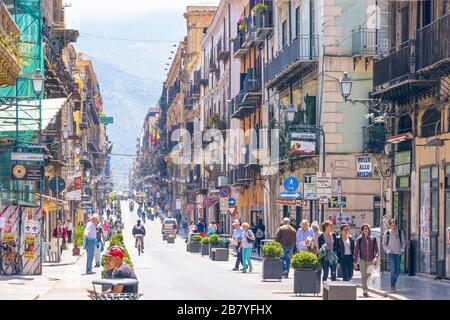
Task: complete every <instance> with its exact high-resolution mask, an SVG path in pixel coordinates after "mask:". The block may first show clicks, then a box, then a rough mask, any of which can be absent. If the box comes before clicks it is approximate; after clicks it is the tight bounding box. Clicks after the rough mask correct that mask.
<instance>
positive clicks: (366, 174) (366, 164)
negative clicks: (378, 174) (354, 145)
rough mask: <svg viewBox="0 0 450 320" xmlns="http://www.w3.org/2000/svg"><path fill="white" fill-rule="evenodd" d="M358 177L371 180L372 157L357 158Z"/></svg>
mask: <svg viewBox="0 0 450 320" xmlns="http://www.w3.org/2000/svg"><path fill="white" fill-rule="evenodd" d="M356 176H357V177H363V178H371V177H372V176H373V172H372V156H370V155H362V156H357V157H356Z"/></svg>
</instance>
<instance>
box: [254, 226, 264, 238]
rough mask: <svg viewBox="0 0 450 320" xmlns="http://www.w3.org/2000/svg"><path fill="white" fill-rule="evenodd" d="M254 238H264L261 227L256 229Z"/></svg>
mask: <svg viewBox="0 0 450 320" xmlns="http://www.w3.org/2000/svg"><path fill="white" fill-rule="evenodd" d="M255 237H256V238H264V231H262V230H261V229H259V228H258V230H257V231H256V235H255Z"/></svg>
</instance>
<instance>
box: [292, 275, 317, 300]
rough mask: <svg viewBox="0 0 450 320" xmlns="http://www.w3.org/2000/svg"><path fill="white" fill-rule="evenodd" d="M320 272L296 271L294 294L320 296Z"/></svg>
mask: <svg viewBox="0 0 450 320" xmlns="http://www.w3.org/2000/svg"><path fill="white" fill-rule="evenodd" d="M320 276H321V271H320V270H295V272H294V293H295V294H296V295H297V294H305V293H306V294H314V295H316V294H320Z"/></svg>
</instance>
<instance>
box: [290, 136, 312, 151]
mask: <svg viewBox="0 0 450 320" xmlns="http://www.w3.org/2000/svg"><path fill="white" fill-rule="evenodd" d="M316 142H317V136H316V135H315V134H314V133H300V132H293V133H292V134H291V147H290V150H289V152H290V153H291V154H295V155H315V154H316Z"/></svg>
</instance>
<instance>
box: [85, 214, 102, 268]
mask: <svg viewBox="0 0 450 320" xmlns="http://www.w3.org/2000/svg"><path fill="white" fill-rule="evenodd" d="M98 223H99V215H98V214H94V215H93V216H92V219H91V221H89V222H88V223H87V224H86V228H85V230H84V249H85V250H86V252H87V262H86V274H93V273H94V272H92V261H93V260H94V250H95V247H96V245H97V225H98Z"/></svg>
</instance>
